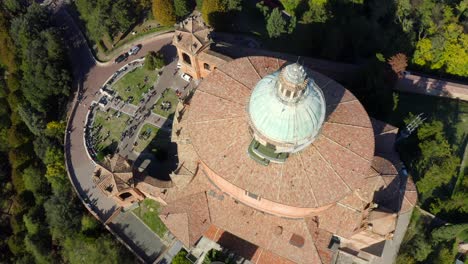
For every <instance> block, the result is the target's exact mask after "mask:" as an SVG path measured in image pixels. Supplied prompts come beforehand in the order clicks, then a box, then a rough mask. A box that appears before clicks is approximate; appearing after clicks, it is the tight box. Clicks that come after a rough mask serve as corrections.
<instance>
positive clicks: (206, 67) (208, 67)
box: [203, 63, 211, 71]
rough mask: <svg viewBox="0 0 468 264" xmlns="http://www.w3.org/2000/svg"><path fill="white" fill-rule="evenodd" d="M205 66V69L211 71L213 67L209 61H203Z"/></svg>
mask: <svg viewBox="0 0 468 264" xmlns="http://www.w3.org/2000/svg"><path fill="white" fill-rule="evenodd" d="M203 68H205V70H209V71H211V67H210V65H209V64H208V63H203Z"/></svg>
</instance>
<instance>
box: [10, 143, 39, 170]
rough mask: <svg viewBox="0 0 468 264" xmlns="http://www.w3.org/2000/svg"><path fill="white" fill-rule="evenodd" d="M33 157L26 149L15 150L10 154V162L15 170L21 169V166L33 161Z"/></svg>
mask: <svg viewBox="0 0 468 264" xmlns="http://www.w3.org/2000/svg"><path fill="white" fill-rule="evenodd" d="M32 159H33V156H32V155H31V153H30V152H29V151H28V150H27V149H26V148H24V147H23V148H15V149H12V150H10V151H9V152H8V160H10V164H11V167H12V168H13V169H16V168H19V167H20V166H21V165H24V164H25V163H27V162H29V161H31V160H32Z"/></svg>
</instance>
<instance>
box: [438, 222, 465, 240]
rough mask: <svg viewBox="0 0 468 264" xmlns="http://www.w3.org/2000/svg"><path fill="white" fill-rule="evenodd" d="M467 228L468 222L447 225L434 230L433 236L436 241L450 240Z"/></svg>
mask: <svg viewBox="0 0 468 264" xmlns="http://www.w3.org/2000/svg"><path fill="white" fill-rule="evenodd" d="M465 230H468V223H467V224H458V225H445V226H441V227H439V228H436V229H434V230H432V233H431V236H432V240H433V241H434V242H441V241H448V240H452V239H454V238H456V237H457V236H458V235H459V234H460V233H461V232H463V231H465Z"/></svg>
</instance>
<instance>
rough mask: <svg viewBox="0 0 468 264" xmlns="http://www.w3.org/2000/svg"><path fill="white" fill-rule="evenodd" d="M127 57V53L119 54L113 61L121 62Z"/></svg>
mask: <svg viewBox="0 0 468 264" xmlns="http://www.w3.org/2000/svg"><path fill="white" fill-rule="evenodd" d="M127 58H128V53H124V54H121V55H120V56H118V57H117V58H116V59H115V61H114V63H121V62H122V61H125V60H127Z"/></svg>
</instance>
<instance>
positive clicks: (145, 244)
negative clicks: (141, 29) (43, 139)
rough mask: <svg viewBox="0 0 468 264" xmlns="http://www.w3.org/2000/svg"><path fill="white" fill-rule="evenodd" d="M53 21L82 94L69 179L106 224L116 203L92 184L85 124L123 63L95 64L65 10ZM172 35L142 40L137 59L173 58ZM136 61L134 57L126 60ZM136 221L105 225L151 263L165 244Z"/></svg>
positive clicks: (69, 150) (74, 112) (72, 115)
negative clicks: (149, 55)
mask: <svg viewBox="0 0 468 264" xmlns="http://www.w3.org/2000/svg"><path fill="white" fill-rule="evenodd" d="M55 11H56V12H55V15H54V19H55V21H56V23H57V24H59V25H64V26H66V27H67V30H66V31H65V32H64V35H65V36H64V37H65V39H66V40H67V43H68V48H69V58H70V61H71V62H72V63H71V65H72V67H73V68H72V70H73V76H74V87H75V88H76V89H77V91H79V92H80V93H81V95H82V98H83V100H82V102H81V104H78V103H77V98H78V93H77V94H76V96H75V99H74V101H73V104H72V106H71V109H70V111H69V118H68V126H67V131H69V133H66V138H65V160H66V166H67V171H68V173H69V177H70V180H71V182H72V184H73V187H74V188H75V190H76V192H77V193H78V196H79V197H80V199H82V200H83V201H84V203H85V205H86V207H87V208H88V209H89V210H90V212H91V213H92V214H93V215H95V216H96V217H97V218H99V219H100V220H101V221H102V222H105V221H106V220H107V219H108V218H109V217H110V216H111V215H112V213H113V212H114V210H115V209H116V208H117V204H116V203H115V202H114V201H113V200H112V199H110V198H108V197H106V195H104V194H103V193H102V192H101V191H100V190H99V189H98V188H96V186H95V185H94V183H93V181H92V177H91V175H92V172H93V170H94V163H93V162H92V161H91V160H90V159H89V157H88V155H87V153H86V148H85V144H84V125H85V120H86V115H87V112H88V107H89V105H90V104H91V102H92V101H94V100H96V97H97V95H95V94H96V92H97V91H98V89H99V88H100V87H101V86H102V85H103V84H104V83H105V81H106V80H107V79H108V78H109V77H110V76H111V75H112V74H114V73H115V72H116V71H117V70H118V69H119V68H120V67H122V66H123V64H109V65H102V64H98V63H97V62H96V60H95V59H94V57H93V56H92V54H91V52H90V51H89V48H88V46H87V44H86V41H85V40H84V39H83V36H82V33H81V32H80V31H79V29H78V27H77V25H76V24H75V23H74V21H73V20H72V19H71V18H70V16H69V15H68V13H67V12H66V11H65V9H64V7H57V9H56V10H55ZM172 36H173V34H172V33H169V34H164V35H160V36H157V37H153V38H152V39H151V40H148V41H145V42H144V43H145V44H144V45H143V48H142V50H141V51H140V52H139V53H138V57H140V56H144V55H145V54H147V53H148V52H149V51H158V50H159V51H161V52H162V53H163V54H164V55H165V56H166V57H167V58H174V56H175V54H176V53H175V48H173V47H172V46H170V43H171V40H172ZM134 58H137V57H136V56H133V58H132V57H130V58H129V60H133V59H134ZM139 221H140V220H139V219H138V218H136V216H134V215H133V214H126V213H124V214H122V215H119V216H117V217H116V218H115V219H113V221H112V222H111V223H110V224H109V225H108V226H109V227H110V228H111V229H112V231H113V232H114V233H117V234H119V238H120V239H122V240H123V241H124V242H125V243H126V244H127V245H129V246H130V248H131V250H132V251H133V252H135V253H136V255H137V256H138V257H139V258H140V259H142V260H144V261H145V262H148V263H151V262H153V261H154V260H155V259H156V257H157V255H158V254H159V252H162V251H163V249H164V247H165V246H164V245H163V243H162V242H161V240H160V239H159V238H158V237H156V236H154V235H152V233H151V232H148V230H147V229H145V228H146V227H145V226H144V225H142V224H141V223H140V222H139Z"/></svg>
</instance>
